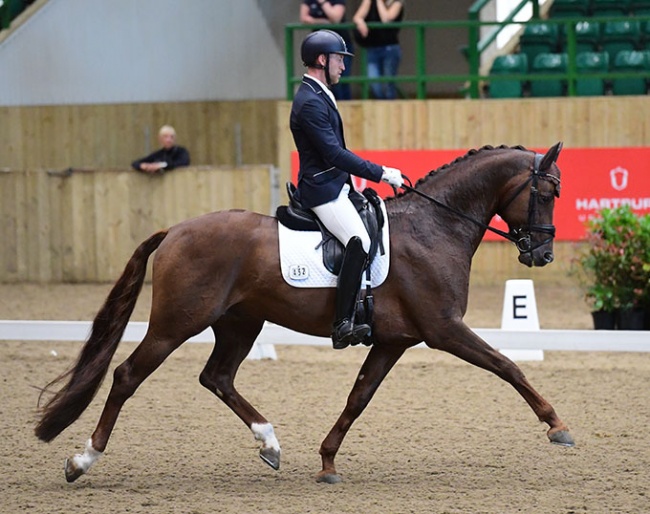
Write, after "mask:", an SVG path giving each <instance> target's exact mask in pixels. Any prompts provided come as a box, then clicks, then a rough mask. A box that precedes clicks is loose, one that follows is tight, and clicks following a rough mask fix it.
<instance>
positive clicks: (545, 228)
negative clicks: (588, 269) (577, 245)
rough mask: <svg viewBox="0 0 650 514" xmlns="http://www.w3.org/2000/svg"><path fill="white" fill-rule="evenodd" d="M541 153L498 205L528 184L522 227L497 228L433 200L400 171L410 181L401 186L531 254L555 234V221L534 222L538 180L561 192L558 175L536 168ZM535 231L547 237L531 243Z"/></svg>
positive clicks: (551, 239) (557, 193) (540, 158)
mask: <svg viewBox="0 0 650 514" xmlns="http://www.w3.org/2000/svg"><path fill="white" fill-rule="evenodd" d="M543 157H544V156H543V155H542V154H539V153H537V154H535V159H534V161H533V165H532V167H531V168H530V171H531V174H530V177H528V179H526V181H525V182H524V183H522V184H521V185H520V186H519V187H518V188H517V190H516V191H515V192H514V194H513V195H512V197H511V198H510V199H509V200H508V201H507V202H506V204H505V205H504V206H503V207H502V208H501V211H503V210H505V209H506V208H507V207H508V206H509V205H510V204H511V203H512V202H513V201H514V200H515V198H517V197H518V196H519V195H520V194H521V193H522V191H523V190H524V189H525V188H526V186H527V185H528V184H530V198H529V200H528V221H527V222H526V224H525V225H524V226H523V227H520V228H518V229H513V230H510V232H504V231H503V230H499V229H498V228H494V227H491V226H490V225H486V224H485V223H483V222H482V221H479V220H476V219H474V218H472V217H471V216H468V215H467V214H465V213H464V212H460V211H458V210H456V209H454V208H452V207H449V206H448V205H447V204H444V203H442V202H440V201H438V200H436V199H435V198H433V197H432V196H429V195H427V194H426V193H423V192H422V191H418V190H417V189H415V188H414V187H413V183H412V182H411V180H410V179H409V178H408V177H406V176H405V175H403V177H404V178H405V180H406V181H407V182H408V183H409V185H408V186H407V185H406V184H404V185H403V186H402V187H403V188H404V189H406V190H407V191H412V192H413V193H415V194H417V195H419V196H421V197H423V198H426V199H427V200H429V201H430V202H432V203H434V204H436V205H438V206H439V207H442V208H444V209H447V210H448V211H450V212H453V213H454V214H456V215H457V216H459V217H461V218H464V219H466V220H468V221H471V222H472V223H474V224H475V225H478V226H480V227H481V228H484V229H485V230H489V231H491V232H494V233H495V234H497V235H499V236H501V237H503V238H504V239H507V240H508V241H511V242H512V243H514V245H515V246H516V247H517V250H519V253H520V254H527V253H530V254H532V252H533V251H534V250H536V249H537V248H539V247H540V246H544V245H545V244H547V243H550V242H551V241H553V238H554V237H555V225H553V224H537V223H534V221H535V216H536V215H537V200H538V197H539V189H538V187H537V186H538V184H539V180H540V179H541V180H548V181H550V182H553V184H554V185H555V196H557V197H559V196H560V179H559V178H558V177H556V176H554V175H550V174H548V173H546V172H542V171H540V169H539V165H540V164H541V162H542V159H543ZM534 232H539V233H542V234H548V237H547V238H546V239H544V240H543V241H542V242H541V243H538V244H536V245H533V241H532V237H531V236H532V234H533V233H534Z"/></svg>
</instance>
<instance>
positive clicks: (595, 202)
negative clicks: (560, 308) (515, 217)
mask: <svg viewBox="0 0 650 514" xmlns="http://www.w3.org/2000/svg"><path fill="white" fill-rule="evenodd" d="M539 151H540V152H542V151H545V150H542V149H539ZM355 153H357V154H358V155H359V156H361V157H363V158H364V159H368V160H370V161H373V162H376V163H379V164H383V165H386V166H392V167H395V168H399V169H401V170H402V172H403V173H404V174H406V175H408V176H409V177H410V178H411V180H413V182H415V181H416V180H418V179H419V178H421V177H423V176H424V175H426V174H427V173H428V172H429V171H431V170H432V169H436V168H438V167H440V166H442V165H443V164H445V163H448V162H451V161H453V160H454V159H455V158H456V157H459V156H461V155H464V154H465V153H466V151H465V150H362V151H358V152H355ZM558 166H559V167H560V170H561V171H562V196H561V198H560V199H559V200H556V202H555V218H554V221H555V226H556V227H557V236H556V239H557V240H560V241H577V240H580V239H582V238H583V237H584V235H585V227H584V223H585V222H586V221H587V220H588V219H589V218H591V217H593V216H595V215H597V213H598V211H600V210H601V209H604V208H606V207H607V208H615V207H618V206H619V205H623V204H629V205H631V206H632V209H633V210H634V211H635V212H636V213H638V214H645V213H649V212H650V148H646V147H643V148H564V149H563V150H562V153H561V154H560V158H559V159H558ZM291 168H292V178H293V181H294V183H295V182H296V180H297V176H298V154H297V152H293V153H292V156H291ZM354 181H355V185H356V187H357V189H363V188H365V187H366V186H372V187H373V188H374V189H376V190H377V192H378V193H379V194H380V195H382V196H386V195H390V194H392V189H391V188H390V187H389V186H387V185H386V184H375V183H370V182H367V181H366V180H365V179H360V178H358V177H354ZM492 225H493V226H494V227H496V228H500V229H502V230H507V227H506V224H505V223H504V222H503V221H502V220H501V219H500V218H499V217H498V216H497V217H495V219H494V220H493V221H492ZM485 239H486V240H498V239H500V238H499V236H497V235H495V234H492V233H491V232H488V233H487V234H486V235H485Z"/></svg>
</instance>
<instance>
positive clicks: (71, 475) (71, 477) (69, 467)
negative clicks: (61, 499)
mask: <svg viewBox="0 0 650 514" xmlns="http://www.w3.org/2000/svg"><path fill="white" fill-rule="evenodd" d="M63 471H65V479H66V480H67V482H68V483H72V482H74V481H75V480H77V478H79V477H80V476H81V475H83V474H84V470H83V469H81V468H78V467H77V466H75V465H74V462H73V461H72V460H71V459H65V464H64V466H63Z"/></svg>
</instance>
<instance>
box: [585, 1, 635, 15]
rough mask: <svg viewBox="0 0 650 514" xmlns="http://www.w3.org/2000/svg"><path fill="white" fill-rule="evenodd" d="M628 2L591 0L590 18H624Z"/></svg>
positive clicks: (627, 9) (628, 6)
mask: <svg viewBox="0 0 650 514" xmlns="http://www.w3.org/2000/svg"><path fill="white" fill-rule="evenodd" d="M629 8H630V0H591V14H592V16H626V15H627V13H628V12H629Z"/></svg>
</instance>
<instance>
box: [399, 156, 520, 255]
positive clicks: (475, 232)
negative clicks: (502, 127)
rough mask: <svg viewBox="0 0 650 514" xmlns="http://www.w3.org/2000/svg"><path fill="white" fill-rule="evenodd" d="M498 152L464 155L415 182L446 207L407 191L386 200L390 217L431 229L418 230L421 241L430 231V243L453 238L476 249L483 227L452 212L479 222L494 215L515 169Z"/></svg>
mask: <svg viewBox="0 0 650 514" xmlns="http://www.w3.org/2000/svg"><path fill="white" fill-rule="evenodd" d="M491 152H494V153H491ZM497 152H499V151H498V150H491V151H487V152H485V154H480V153H479V154H475V155H473V156H470V157H467V158H466V159H464V160H461V161H459V162H457V163H454V164H451V165H449V166H448V167H446V168H444V169H441V170H439V171H436V172H433V173H431V174H430V175H429V176H427V177H426V178H424V179H423V180H422V181H420V182H419V183H418V186H417V189H418V191H421V192H422V193H424V194H426V195H428V196H431V197H433V198H435V199H436V200H438V201H439V202H441V203H443V204H445V205H446V206H448V207H449V209H445V208H444V207H440V206H438V205H435V204H434V203H433V202H431V201H429V200H427V199H426V198H422V197H420V196H419V195H417V194H416V193H413V192H409V193H406V194H404V195H403V196H401V197H399V198H396V199H395V200H393V201H391V202H389V217H393V218H394V219H395V221H397V219H398V218H412V219H411V220H410V221H411V222H412V221H414V220H417V223H421V224H423V225H425V226H427V227H428V228H430V230H426V229H425V228H424V227H423V229H422V230H418V233H419V236H418V237H422V238H423V242H424V243H426V242H427V241H426V240H424V238H427V237H429V236H428V234H430V237H431V241H430V242H431V243H432V244H439V242H440V241H439V239H440V237H443V238H445V239H446V240H447V241H450V240H452V239H451V238H453V240H454V241H459V242H460V243H464V244H467V245H468V246H471V247H473V249H474V250H476V247H477V246H478V244H479V243H480V240H481V238H482V237H483V234H484V232H485V229H484V228H482V227H481V226H480V225H479V224H477V223H472V222H471V221H468V220H467V219H465V218H463V217H462V216H459V215H458V214H457V213H456V212H453V211H457V212H461V213H463V214H465V215H466V216H469V217H471V218H472V219H474V220H476V221H478V222H480V223H482V224H488V223H489V222H490V220H491V219H492V217H493V216H494V214H496V210H497V206H498V204H499V198H500V196H501V195H502V189H503V187H504V186H505V183H506V182H507V181H508V179H509V178H511V177H512V175H513V172H514V171H513V170H514V164H513V159H512V157H509V156H508V155H507V154H506V153H505V152H499V153H497ZM409 224H410V223H409Z"/></svg>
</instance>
